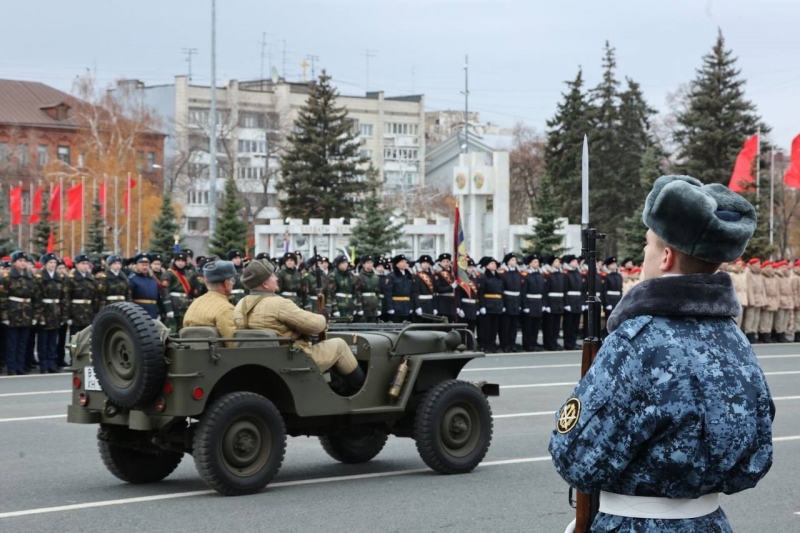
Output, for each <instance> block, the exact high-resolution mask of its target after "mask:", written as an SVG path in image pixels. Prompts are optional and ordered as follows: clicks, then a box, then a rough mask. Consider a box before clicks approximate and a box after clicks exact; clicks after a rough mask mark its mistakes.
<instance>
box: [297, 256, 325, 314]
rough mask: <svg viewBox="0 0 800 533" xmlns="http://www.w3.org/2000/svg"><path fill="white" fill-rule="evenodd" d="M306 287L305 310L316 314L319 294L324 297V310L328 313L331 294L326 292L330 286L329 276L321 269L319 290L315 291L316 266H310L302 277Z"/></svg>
mask: <svg viewBox="0 0 800 533" xmlns="http://www.w3.org/2000/svg"><path fill="white" fill-rule="evenodd" d="M303 279H304V280H305V284H306V287H308V305H307V306H306V309H307V310H308V311H311V312H312V313H318V312H319V311H318V310H317V297H318V294H319V293H320V292H321V293H322V295H323V296H324V297H325V309H327V310H328V311H329V312H330V310H331V303H332V302H331V293H330V291H329V290H328V289H329V284H330V274H329V273H328V272H326V271H324V270H322V269H320V271H319V289H317V269H316V266H311V267H309V269H308V270H307V271H306V273H305V275H304V276H303Z"/></svg>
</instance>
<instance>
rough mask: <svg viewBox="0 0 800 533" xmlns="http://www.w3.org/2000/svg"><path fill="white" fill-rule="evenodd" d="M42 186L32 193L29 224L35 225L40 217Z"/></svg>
mask: <svg viewBox="0 0 800 533" xmlns="http://www.w3.org/2000/svg"><path fill="white" fill-rule="evenodd" d="M41 215H42V186H41V185H39V187H38V188H37V189H36V192H35V193H33V204H31V216H29V217H28V223H29V224H36V223H38V222H39V221H40V220H41V219H42V217H41Z"/></svg>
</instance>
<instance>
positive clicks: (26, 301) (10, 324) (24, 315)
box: [0, 251, 41, 376]
mask: <svg viewBox="0 0 800 533" xmlns="http://www.w3.org/2000/svg"><path fill="white" fill-rule="evenodd" d="M40 306H41V294H40V292H39V286H38V284H37V283H36V280H35V278H34V277H33V274H32V273H31V271H30V269H29V268H28V257H27V256H26V255H25V253H24V252H20V251H17V252H14V253H13V254H11V269H10V271H9V272H7V273H5V274H3V278H2V282H0V315H2V322H3V324H4V325H5V326H6V335H5V350H6V363H7V364H8V375H9V376H14V375H17V376H21V375H24V374H27V373H28V372H27V371H26V370H25V351H26V349H27V346H28V337H29V336H30V334H31V328H32V327H33V326H35V325H36V323H37V320H36V317H38V316H41V309H40Z"/></svg>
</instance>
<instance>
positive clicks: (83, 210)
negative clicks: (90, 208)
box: [81, 176, 86, 251]
mask: <svg viewBox="0 0 800 533" xmlns="http://www.w3.org/2000/svg"><path fill="white" fill-rule="evenodd" d="M84 198H86V176H81V251H85V249H86V204H85V203H84Z"/></svg>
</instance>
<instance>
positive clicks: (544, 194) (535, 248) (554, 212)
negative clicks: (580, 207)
mask: <svg viewBox="0 0 800 533" xmlns="http://www.w3.org/2000/svg"><path fill="white" fill-rule="evenodd" d="M541 188H542V190H541V194H540V195H539V201H538V202H537V205H536V206H535V207H534V209H533V213H534V216H535V217H536V218H537V219H538V223H537V224H536V226H535V227H534V228H532V230H533V231H532V233H531V234H530V235H525V236H524V237H523V242H525V245H524V246H523V247H522V252H523V253H526V254H529V253H533V252H536V253H538V254H539V255H540V256H542V257H544V256H547V255H556V256H560V255H561V254H562V253H563V252H564V236H563V235H562V234H560V233H559V232H560V231H562V230H563V228H564V224H563V220H559V218H560V217H562V214H561V213H560V210H559V209H558V204H556V198H555V195H554V194H553V192H552V190H553V183H552V180H551V178H550V176H549V175H545V176H544V177H543V179H542V184H541Z"/></svg>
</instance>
